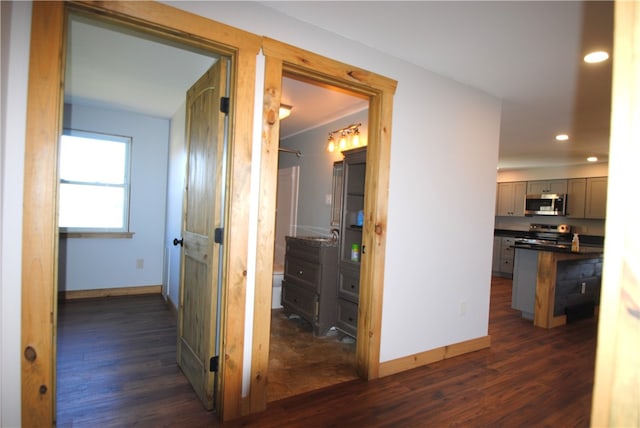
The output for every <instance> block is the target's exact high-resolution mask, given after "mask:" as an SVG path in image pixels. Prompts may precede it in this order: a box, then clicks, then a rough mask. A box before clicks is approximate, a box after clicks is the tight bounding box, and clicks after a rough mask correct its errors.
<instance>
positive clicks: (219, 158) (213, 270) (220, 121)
mask: <svg viewBox="0 0 640 428" xmlns="http://www.w3.org/2000/svg"><path fill="white" fill-rule="evenodd" d="M227 62H228V61H227V60H225V59H224V58H221V59H220V60H219V61H218V62H216V64H214V65H213V66H212V67H211V68H210V69H209V70H208V71H207V72H206V73H205V74H204V75H203V76H202V77H201V78H200V79H199V80H198V81H197V82H196V83H195V84H194V85H193V86H192V87H191V88H190V89H189V91H188V92H187V101H186V102H187V104H186V105H187V108H186V111H187V113H186V114H187V117H186V128H187V130H186V138H187V140H186V145H187V178H186V186H185V194H184V206H183V219H182V222H183V223H182V239H183V242H182V245H183V247H182V255H181V260H182V263H181V275H180V304H179V309H178V338H177V342H178V346H177V361H178V365H179V366H180V368H181V369H182V371H183V372H184V374H185V375H186V377H187V378H188V379H189V382H191V385H192V386H193V389H194V390H195V392H196V394H197V395H198V397H199V398H200V400H201V401H202V403H203V404H204V406H205V408H207V409H209V410H211V409H213V407H214V394H215V391H216V388H215V385H214V382H215V380H216V376H215V372H214V371H213V368H212V367H211V366H212V364H214V361H213V359H214V357H216V355H217V351H218V349H217V348H218V346H217V343H218V342H217V341H218V336H219V334H218V333H217V330H218V328H217V327H218V322H217V318H218V313H217V308H218V300H219V299H220V293H219V291H218V290H219V287H218V282H219V281H218V273H219V265H218V263H219V259H220V257H221V254H222V253H221V250H220V245H219V244H217V243H215V242H214V236H215V229H216V228H219V227H221V224H222V221H223V215H222V209H221V208H222V204H223V200H224V194H223V189H224V178H225V177H224V176H223V173H224V168H223V162H224V159H225V157H224V147H225V144H224V122H225V120H224V113H222V112H221V111H220V110H221V108H220V105H221V102H220V99H221V97H223V96H225V92H226V88H225V86H226V75H227Z"/></svg>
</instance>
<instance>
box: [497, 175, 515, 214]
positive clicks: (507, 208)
mask: <svg viewBox="0 0 640 428" xmlns="http://www.w3.org/2000/svg"><path fill="white" fill-rule="evenodd" d="M512 208H513V183H499V184H498V210H497V211H496V215H498V216H507V215H511V209H512Z"/></svg>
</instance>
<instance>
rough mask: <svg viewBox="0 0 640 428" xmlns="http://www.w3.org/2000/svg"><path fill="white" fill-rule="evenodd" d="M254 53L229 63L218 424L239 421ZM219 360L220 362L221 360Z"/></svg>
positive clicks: (249, 51)
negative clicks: (230, 65)
mask: <svg viewBox="0 0 640 428" xmlns="http://www.w3.org/2000/svg"><path fill="white" fill-rule="evenodd" d="M257 53H258V52H257V50H254V49H253V46H252V49H240V50H239V51H238V53H237V55H236V57H235V58H234V60H233V61H232V69H233V71H232V73H231V74H232V76H234V77H233V78H232V79H231V109H232V111H233V114H232V115H231V116H230V119H231V123H230V127H229V129H230V130H231V133H230V142H229V153H228V158H229V173H228V175H227V202H228V203H227V206H226V213H225V223H224V224H225V225H226V226H225V228H224V237H223V240H224V241H223V242H225V243H226V244H225V245H223V252H224V268H223V277H222V284H223V289H222V314H221V315H222V318H221V332H222V338H221V350H222V351H223V355H221V358H220V371H221V373H222V380H221V382H220V388H219V393H218V403H219V405H218V408H217V411H218V413H219V414H220V417H221V419H222V420H223V421H226V420H231V419H235V418H238V417H240V416H242V380H243V375H244V373H243V370H244V364H243V362H244V341H245V340H244V339H245V323H244V321H245V314H246V289H247V265H248V251H249V248H248V245H247V243H248V241H249V210H250V205H251V201H250V198H249V195H250V194H251V161H252V160H251V154H252V147H253V116H254V111H253V109H254V103H255V79H256V56H257ZM223 357H224V358H223Z"/></svg>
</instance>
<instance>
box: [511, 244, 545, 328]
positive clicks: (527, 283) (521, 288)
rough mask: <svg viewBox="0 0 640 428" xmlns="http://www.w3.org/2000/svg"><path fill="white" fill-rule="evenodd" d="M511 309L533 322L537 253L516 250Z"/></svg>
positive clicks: (534, 251) (522, 249)
mask: <svg viewBox="0 0 640 428" xmlns="http://www.w3.org/2000/svg"><path fill="white" fill-rule="evenodd" d="M514 262H515V265H516V269H515V270H514V273H513V283H512V291H511V307H512V308H513V309H516V310H518V311H520V312H521V313H522V318H525V319H528V320H533V315H534V311H535V303H536V278H537V275H538V251H536V250H528V249H524V248H518V251H517V252H516V254H515V259H514Z"/></svg>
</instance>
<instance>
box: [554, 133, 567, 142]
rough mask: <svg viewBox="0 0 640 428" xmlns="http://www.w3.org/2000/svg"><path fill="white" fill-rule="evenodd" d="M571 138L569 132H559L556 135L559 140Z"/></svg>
mask: <svg viewBox="0 0 640 428" xmlns="http://www.w3.org/2000/svg"><path fill="white" fill-rule="evenodd" d="M568 139H569V136H568V135H567V134H558V135H556V140H557V141H567V140H568Z"/></svg>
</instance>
